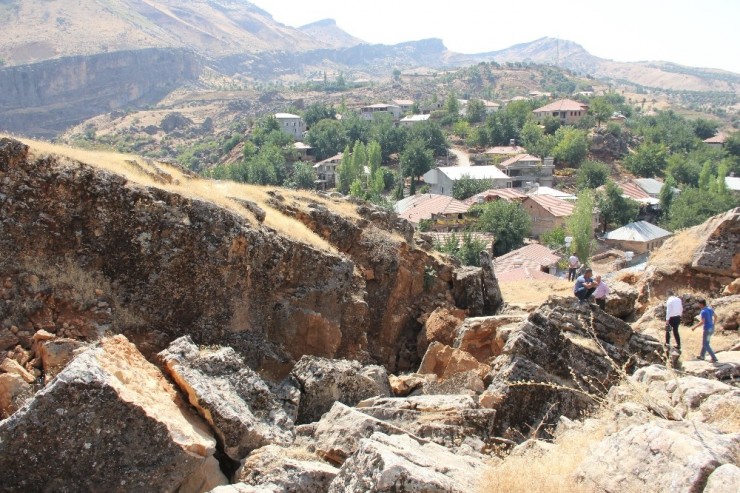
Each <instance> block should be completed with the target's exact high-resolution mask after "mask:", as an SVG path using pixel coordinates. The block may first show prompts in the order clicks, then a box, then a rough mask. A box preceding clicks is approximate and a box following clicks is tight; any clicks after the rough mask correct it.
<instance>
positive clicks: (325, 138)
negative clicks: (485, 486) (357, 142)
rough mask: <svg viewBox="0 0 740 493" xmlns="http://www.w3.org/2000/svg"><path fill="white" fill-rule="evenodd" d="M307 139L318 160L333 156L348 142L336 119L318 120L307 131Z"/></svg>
mask: <svg viewBox="0 0 740 493" xmlns="http://www.w3.org/2000/svg"><path fill="white" fill-rule="evenodd" d="M307 140H308V143H309V144H311V146H313V148H314V151H315V154H316V159H318V160H319V161H321V160H323V159H326V158H329V157H331V156H334V155H335V154H337V153H338V152H339V151H340V150H341V149H342V148H344V146H346V145H347V144H348V142H349V141H348V140H347V137H346V136H345V133H344V132H343V131H342V124H341V123H339V122H338V121H337V120H321V121H319V122H318V123H316V125H314V126H313V127H312V128H311V130H310V131H309V132H308V139H307Z"/></svg>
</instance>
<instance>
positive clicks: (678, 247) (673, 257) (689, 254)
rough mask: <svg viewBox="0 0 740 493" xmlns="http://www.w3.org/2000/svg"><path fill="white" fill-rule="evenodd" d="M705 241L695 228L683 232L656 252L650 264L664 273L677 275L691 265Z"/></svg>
mask: <svg viewBox="0 0 740 493" xmlns="http://www.w3.org/2000/svg"><path fill="white" fill-rule="evenodd" d="M703 240H704V238H703V235H701V234H697V231H696V230H695V229H694V228H691V229H688V230H684V231H681V232H680V233H678V234H677V235H675V236H674V237H672V238H671V239H669V240H668V241H666V242H665V243H664V244H663V245H662V246H661V247H660V248H659V249H657V250H656V251H654V252H653V254H652V255H651V256H650V262H649V263H650V265H653V266H655V267H656V268H657V269H658V270H659V271H660V272H662V273H665V274H675V273H676V272H679V271H680V270H681V269H682V268H683V267H684V266H686V265H689V264H690V263H691V261H692V260H693V258H694V254H695V253H696V251H697V250H698V248H699V246H700V245H701V244H702V243H703V242H704V241H703Z"/></svg>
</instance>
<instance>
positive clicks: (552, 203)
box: [522, 195, 575, 237]
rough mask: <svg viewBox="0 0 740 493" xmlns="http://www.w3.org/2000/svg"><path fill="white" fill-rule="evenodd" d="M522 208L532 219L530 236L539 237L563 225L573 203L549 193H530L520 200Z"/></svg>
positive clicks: (573, 206) (572, 208)
mask: <svg viewBox="0 0 740 493" xmlns="http://www.w3.org/2000/svg"><path fill="white" fill-rule="evenodd" d="M522 208H523V209H524V210H525V211H526V212H527V214H528V215H529V218H530V219H531V221H532V236H534V237H539V236H540V235H541V234H542V233H546V232H548V231H552V230H553V229H556V228H558V227H559V226H564V225H565V222H566V221H567V219H568V218H569V217H570V216H571V215H572V214H573V210H574V209H575V205H574V204H572V203H571V202H566V201H565V200H561V199H558V198H555V197H552V196H550V195H530V196H528V197H527V198H526V199H524V200H523V201H522Z"/></svg>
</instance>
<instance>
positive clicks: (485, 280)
mask: <svg viewBox="0 0 740 493" xmlns="http://www.w3.org/2000/svg"><path fill="white" fill-rule="evenodd" d="M480 265H481V267H461V268H459V269H456V270H455V271H454V272H453V278H452V288H453V297H454V299H455V304H456V306H458V307H460V308H463V309H465V310H466V311H467V314H468V316H471V317H480V316H483V315H495V314H496V312H497V311H498V310H500V309H501V307H502V306H503V304H504V299H503V296H502V295H501V289H500V288H499V285H498V279H496V274H495V273H494V271H493V263H492V262H491V256H490V254H489V253H488V252H485V251H482V252H480Z"/></svg>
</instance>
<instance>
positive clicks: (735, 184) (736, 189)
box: [725, 176, 740, 195]
mask: <svg viewBox="0 0 740 493" xmlns="http://www.w3.org/2000/svg"><path fill="white" fill-rule="evenodd" d="M725 185H726V186H727V190H729V191H730V192H732V193H734V194H736V195H740V177H737V176H725Z"/></svg>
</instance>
